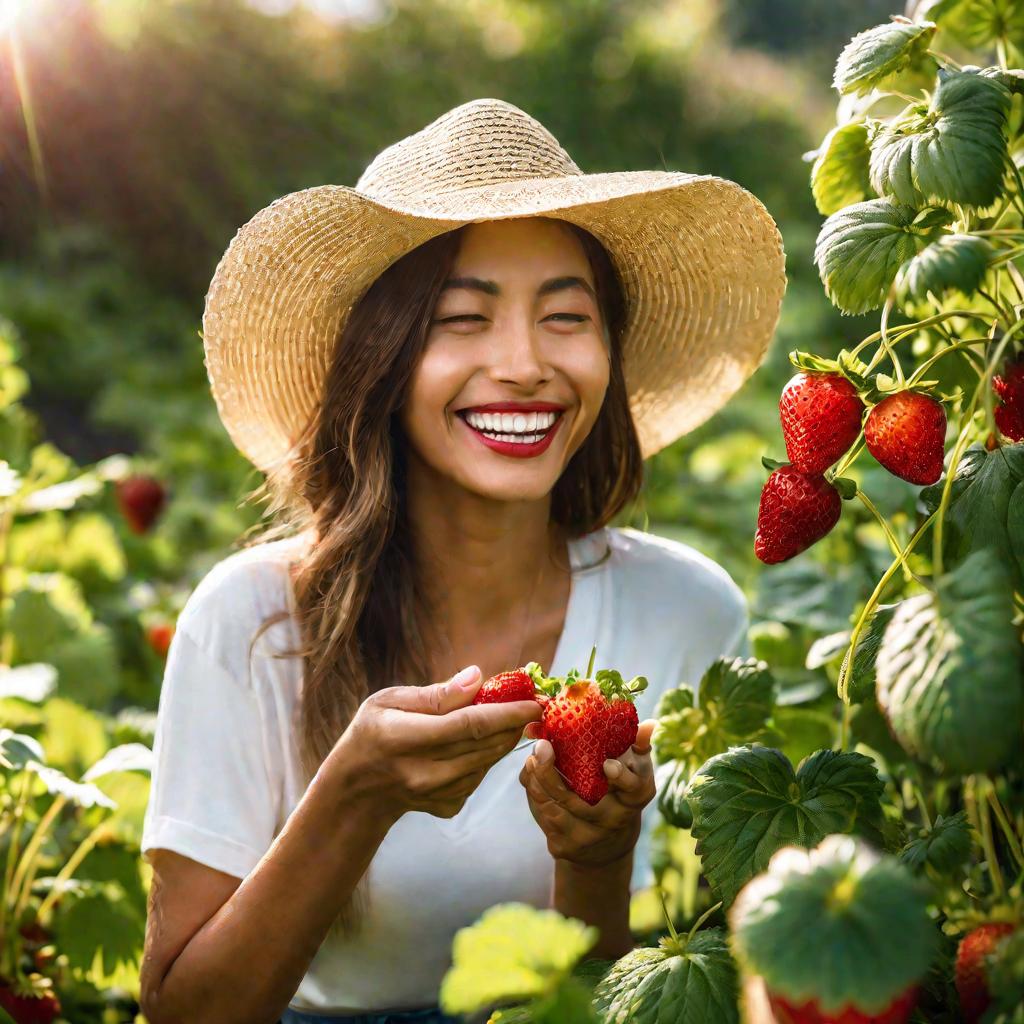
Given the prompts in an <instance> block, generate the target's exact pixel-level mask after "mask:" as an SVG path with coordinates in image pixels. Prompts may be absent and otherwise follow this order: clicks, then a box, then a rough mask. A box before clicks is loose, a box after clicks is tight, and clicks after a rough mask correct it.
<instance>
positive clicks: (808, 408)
mask: <svg viewBox="0 0 1024 1024" xmlns="http://www.w3.org/2000/svg"><path fill="white" fill-rule="evenodd" d="M863 412H864V403H863V402H862V401H861V400H860V396H859V395H858V394H857V388H856V387H855V386H854V385H853V384H852V383H851V382H850V381H849V380H847V379H846V378H845V377H844V376H842V375H841V374H839V373H809V372H805V371H801V372H800V373H798V374H796V375H795V376H794V377H792V378H791V379H790V381H789V383H788V384H786V386H785V387H784V388H783V389H782V396H781V397H780V399H779V417H780V419H781V420H782V436H783V439H784V440H785V442H786V454H787V455H788V456H789V461H790V462H791V463H792V464H793V465H794V466H795V467H796V468H797V469H799V470H800V471H801V472H802V473H823V472H824V471H825V470H826V469H828V467H829V466H831V465H832V464H833V463H834V462H836V461H838V459H839V458H840V456H842V455H843V453H844V452H846V450H847V449H848V448H849V447H850V445H852V444H853V442H854V441H856V440H857V438H858V436H859V435H860V420H861V414H862V413H863Z"/></svg>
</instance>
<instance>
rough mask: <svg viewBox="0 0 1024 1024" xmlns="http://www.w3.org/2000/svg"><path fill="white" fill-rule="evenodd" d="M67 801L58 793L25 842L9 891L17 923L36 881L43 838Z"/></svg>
mask: <svg viewBox="0 0 1024 1024" xmlns="http://www.w3.org/2000/svg"><path fill="white" fill-rule="evenodd" d="M66 802H67V797H65V796H64V795H63V794H57V796H56V797H54V800H53V803H52V804H50V806H49V807H48V808H47V809H46V813H45V814H44V815H43V816H42V818H40V819H39V824H38V825H36V827H35V830H34V831H33V832H32V838H31V839H30V840H29V841H28V842H27V843H26V844H25V849H24V851H23V852H22V854H21V858H20V859H19V861H18V870H17V871H15V873H14V880H13V882H12V883H11V890H10V892H8V893H7V897H8V901H9V905H10V907H11V910H12V912H13V913H14V921H15V925H16V924H17V920H18V913H19V909H20V908H21V907H23V906H24V904H25V902H26V901H27V899H28V893H29V892H30V891H31V889H32V883H33V881H35V877H36V871H37V870H38V867H37V860H38V853H39V848H40V847H41V846H42V845H43V839H45V838H46V833H47V832H48V831H49V830H50V826H51V825H52V824H53V822H54V821H55V820H56V818H57V815H58V814H60V812H61V809H62V808H63V806H64V804H65V803H66Z"/></svg>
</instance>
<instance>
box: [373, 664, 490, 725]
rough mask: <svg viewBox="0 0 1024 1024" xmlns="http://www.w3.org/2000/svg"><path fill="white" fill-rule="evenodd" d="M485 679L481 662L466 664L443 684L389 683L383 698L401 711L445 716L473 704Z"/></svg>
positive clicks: (390, 705) (389, 704)
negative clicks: (478, 663)
mask: <svg viewBox="0 0 1024 1024" xmlns="http://www.w3.org/2000/svg"><path fill="white" fill-rule="evenodd" d="M482 682H483V674H482V673H481V671H480V666H479V665H467V666H466V667H465V668H464V669H462V670H461V671H460V672H456V673H455V675H454V676H452V677H451V679H447V680H445V681H444V682H443V683H431V684H430V685H427V686H390V687H388V688H387V690H386V691H382V692H381V696H380V699H382V700H384V701H385V702H386V704H387V706H388V707H393V708H398V709H399V710H400V711H415V712H417V713H418V714H421V715H446V714H448V713H449V712H450V711H455V710H457V709H458V708H464V707H466V706H467V705H469V704H472V703H473V698H474V697H475V696H476V692H477V690H479V689H480V684H481V683H482Z"/></svg>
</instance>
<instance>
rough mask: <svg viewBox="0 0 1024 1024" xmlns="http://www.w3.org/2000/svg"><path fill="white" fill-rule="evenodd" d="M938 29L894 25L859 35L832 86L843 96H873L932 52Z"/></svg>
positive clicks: (839, 63) (849, 45)
mask: <svg viewBox="0 0 1024 1024" xmlns="http://www.w3.org/2000/svg"><path fill="white" fill-rule="evenodd" d="M934 35H935V25H934V24H932V23H931V22H927V21H926V22H925V23H924V24H922V25H916V24H914V23H912V22H907V21H892V22H888V23H886V24H884V25H876V26H875V27H874V28H869V29H866V30H865V31H863V32H860V33H858V34H857V35H855V36H854V37H853V38H852V39H851V40H850V41H849V42H848V43H847V44H846V46H845V47H844V48H843V52H842V53H840V54H839V60H838V61H836V70H835V75H834V76H833V79H832V85H833V87H834V88H836V89H838V90H839V92H840V93H850V92H852V93H858V94H863V93H866V92H870V90H871V89H873V88H874V87H875V86H876V85H878V84H879V83H880V82H883V81H884V80H885V79H886V78H888V77H889V76H890V75H893V74H895V73H896V72H897V71H902V70H903V69H904V68H906V67H908V66H909V65H910V64H912V63H913V62H914V61H915V60H918V59H919V58H920V57H921V56H922V55H923V54H924V52H925V50H927V49H928V44H929V43H930V42H931V39H932V36H934Z"/></svg>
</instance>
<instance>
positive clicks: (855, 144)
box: [811, 121, 871, 217]
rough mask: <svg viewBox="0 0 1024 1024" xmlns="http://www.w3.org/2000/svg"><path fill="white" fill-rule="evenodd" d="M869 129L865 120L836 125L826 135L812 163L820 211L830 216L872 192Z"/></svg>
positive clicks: (813, 183)
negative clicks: (869, 169) (869, 172)
mask: <svg viewBox="0 0 1024 1024" xmlns="http://www.w3.org/2000/svg"><path fill="white" fill-rule="evenodd" d="M870 158H871V150H870V149H868V130H867V127H866V125H865V124H864V123H863V122H862V121H851V122H850V123H849V124H840V125H836V127H835V128H833V129H832V130H831V131H830V132H829V133H828V135H826V136H825V138H824V141H823V142H822V143H821V148H820V149H819V150H818V155H817V157H816V159H815V161H814V163H813V165H812V166H811V193H812V194H813V196H814V203H815V205H816V206H817V207H818V213H820V214H821V215H822V216H825V217H827V216H828V215H829V214H830V213H835V212H836V211H838V210H841V209H842V208H843V207H844V206H849V205H850V204H851V203H859V202H861V201H862V200H864V199H867V198H868V196H869V195H870V194H871V180H870V177H869V174H868V164H869V161H870Z"/></svg>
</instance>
